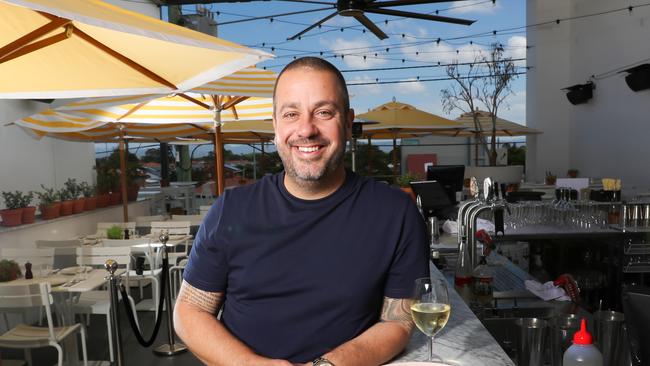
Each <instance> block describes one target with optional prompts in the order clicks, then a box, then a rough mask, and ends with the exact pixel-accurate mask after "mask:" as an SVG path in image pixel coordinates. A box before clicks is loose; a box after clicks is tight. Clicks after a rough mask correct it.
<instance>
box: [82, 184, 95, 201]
mask: <svg viewBox="0 0 650 366" xmlns="http://www.w3.org/2000/svg"><path fill="white" fill-rule="evenodd" d="M79 187H80V189H81V192H82V193H83V195H84V197H92V196H94V195H95V190H96V189H97V187H95V185H94V184H88V182H81V183H80V184H79Z"/></svg>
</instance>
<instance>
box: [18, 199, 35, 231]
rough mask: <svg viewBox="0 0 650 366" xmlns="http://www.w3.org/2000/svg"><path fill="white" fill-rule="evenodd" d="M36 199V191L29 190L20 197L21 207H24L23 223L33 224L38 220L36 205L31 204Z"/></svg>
mask: <svg viewBox="0 0 650 366" xmlns="http://www.w3.org/2000/svg"><path fill="white" fill-rule="evenodd" d="M33 199H34V192H32V191H29V192H27V193H25V194H23V195H21V197H20V207H21V208H22V209H23V216H22V221H23V224H31V223H33V222H34V221H36V206H30V204H31V203H32V200H33Z"/></svg>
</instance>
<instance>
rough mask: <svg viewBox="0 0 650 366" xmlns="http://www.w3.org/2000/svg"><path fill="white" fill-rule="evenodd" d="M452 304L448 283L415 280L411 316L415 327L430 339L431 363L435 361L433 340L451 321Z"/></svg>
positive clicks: (441, 280) (424, 279) (439, 280)
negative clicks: (448, 321)
mask: <svg viewBox="0 0 650 366" xmlns="http://www.w3.org/2000/svg"><path fill="white" fill-rule="evenodd" d="M450 313H451V304H450V303H449V293H448V291H447V282H446V281H445V280H444V279H436V278H434V279H431V278H428V277H425V278H418V279H417V280H415V289H414V292H413V302H412V303H411V316H412V317H413V321H414V322H415V325H416V326H417V327H418V329H420V331H421V332H422V333H424V334H425V335H426V336H428V337H429V342H428V343H429V361H433V338H434V336H435V335H436V333H438V332H439V331H440V330H441V329H442V328H444V327H445V325H446V324H447V320H449V314H450Z"/></svg>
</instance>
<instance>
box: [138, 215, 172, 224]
mask: <svg viewBox="0 0 650 366" xmlns="http://www.w3.org/2000/svg"><path fill="white" fill-rule="evenodd" d="M165 220H166V218H165V216H163V215H153V216H136V217H135V226H151V222H152V221H165Z"/></svg>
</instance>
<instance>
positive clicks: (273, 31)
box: [183, 0, 526, 123]
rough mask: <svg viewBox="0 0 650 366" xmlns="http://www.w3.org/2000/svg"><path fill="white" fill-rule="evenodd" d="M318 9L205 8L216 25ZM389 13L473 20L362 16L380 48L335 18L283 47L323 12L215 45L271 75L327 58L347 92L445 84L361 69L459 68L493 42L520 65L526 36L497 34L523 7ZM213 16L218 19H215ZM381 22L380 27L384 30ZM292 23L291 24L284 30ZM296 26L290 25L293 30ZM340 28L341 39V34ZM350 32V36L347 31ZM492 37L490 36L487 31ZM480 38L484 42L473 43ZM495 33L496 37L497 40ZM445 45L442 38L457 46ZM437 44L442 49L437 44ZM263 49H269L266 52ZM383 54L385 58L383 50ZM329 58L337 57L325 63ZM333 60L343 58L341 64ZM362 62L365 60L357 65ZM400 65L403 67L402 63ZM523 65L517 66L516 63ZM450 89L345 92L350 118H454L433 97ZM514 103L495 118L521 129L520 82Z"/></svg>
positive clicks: (276, 4)
mask: <svg viewBox="0 0 650 366" xmlns="http://www.w3.org/2000/svg"><path fill="white" fill-rule="evenodd" d="M323 7H325V6H323V5H316V4H301V3H294V2H285V1H254V2H249V3H219V4H211V5H206V9H207V10H209V11H211V12H212V13H213V14H214V17H215V19H216V20H217V22H218V23H221V22H228V21H233V20H241V19H245V18H247V17H260V16H269V15H273V14H279V13H286V12H293V11H300V10H308V9H318V8H323ZM394 9H396V10H404V11H412V12H420V13H433V12H435V11H436V10H438V12H439V15H442V16H449V17H457V18H464V19H472V20H477V21H476V22H475V23H474V24H473V25H471V26H463V25H454V24H445V23H439V22H431V21H426V20H417V19H403V18H397V17H391V16H385V15H373V14H366V15H367V16H368V17H369V18H370V19H371V20H372V21H373V22H375V23H377V25H378V26H379V27H380V28H381V29H382V30H383V31H384V32H385V33H387V34H388V35H389V36H390V37H389V38H388V39H385V40H383V41H381V40H379V39H378V38H376V37H375V36H374V35H372V34H371V33H370V32H366V33H362V31H361V30H362V29H363V27H361V26H360V25H359V23H357V21H356V20H355V19H354V18H351V17H342V16H336V17H334V18H332V19H330V20H329V21H327V22H326V23H324V26H323V27H322V28H320V29H318V28H316V29H313V30H311V31H310V32H309V33H306V34H305V35H304V36H303V37H302V39H300V40H295V41H287V40H286V38H287V37H289V36H291V35H294V34H296V33H298V32H300V31H301V30H302V29H304V28H306V27H307V26H308V25H310V24H312V23H315V22H316V21H318V20H319V19H321V18H323V17H325V16H326V15H328V14H329V13H331V12H332V11H331V10H324V11H320V12H314V13H307V14H301V15H292V16H284V17H278V18H275V19H274V21H272V22H271V21H270V20H268V19H264V20H254V21H247V22H243V23H236V24H224V25H220V26H219V28H218V32H219V37H221V38H224V39H227V40H230V41H234V42H237V43H240V44H244V45H247V46H251V47H255V48H259V49H262V50H265V51H268V52H272V53H274V54H275V55H276V58H275V59H273V60H270V61H267V62H264V63H262V64H259V65H258V66H260V67H264V66H266V67H268V68H269V69H271V70H274V71H280V70H281V69H282V67H283V66H284V65H286V64H287V63H288V62H290V61H291V60H292V59H293V57H294V56H301V55H313V56H320V55H321V52H323V56H325V57H327V59H328V60H329V61H331V62H332V63H334V64H335V65H336V66H337V67H339V69H341V70H358V71H355V72H345V73H344V76H345V77H346V80H347V81H348V84H353V83H360V82H375V81H376V79H377V78H378V79H379V80H380V81H396V80H397V81H399V80H417V78H418V77H419V78H420V79H434V78H440V77H445V70H444V67H431V68H419V69H406V70H388V71H364V70H367V69H369V68H394V67H403V66H407V67H409V66H423V65H435V64H437V63H438V62H441V63H442V64H443V65H444V64H445V63H449V62H451V61H452V60H454V59H459V60H460V61H461V62H463V61H465V62H471V61H473V59H474V57H475V55H476V52H478V51H480V50H482V49H486V48H487V47H488V46H489V44H490V43H493V42H500V43H501V44H503V45H504V46H505V48H506V51H507V52H508V55H509V56H512V57H513V58H525V56H526V48H525V47H526V38H525V36H526V34H525V30H524V29H523V28H520V29H518V30H515V31H509V32H506V31H501V30H505V29H511V28H518V27H523V26H524V25H525V23H526V19H525V1H521V0H496V1H495V3H494V4H493V3H492V1H490V0H487V1H486V0H466V1H450V2H446V3H438V4H429V5H417V6H403V7H396V8H394ZM183 12H184V13H186V14H187V13H193V12H195V6H193V5H191V6H185V7H184V8H183ZM217 12H219V13H218V14H217ZM386 20H388V23H386ZM290 23H292V24H290ZM294 23H298V24H294ZM341 27H343V31H342V32H341ZM350 27H351V28H350ZM494 30H497V31H499V32H497V35H496V36H494V35H493V34H492V31H494ZM482 33H487V34H488V35H487V36H486V35H483V36H480V34H482ZM501 33H503V34H501ZM459 37H465V38H460V39H455V40H449V39H450V38H459ZM437 38H440V39H441V40H442V41H441V42H440V43H439V44H438V43H436V42H435V40H436V39H437ZM271 47H274V49H273V50H271ZM387 48H388V51H386V49H387ZM334 54H336V55H337V57H332V56H333V55H334ZM340 55H344V57H343V58H341V57H340ZM363 56H366V57H365V59H364V57H363ZM402 59H403V60H404V62H402ZM519 64H520V65H525V63H524V62H522V63H519ZM451 83H452V81H434V82H410V83H397V84H383V85H381V84H380V85H378V84H372V85H364V86H350V87H349V89H350V94H351V96H352V99H351V105H352V107H353V108H355V110H356V111H357V113H363V112H365V111H367V110H368V109H369V108H373V107H375V106H378V105H380V104H382V103H385V102H388V101H390V100H391V99H392V98H393V97H395V98H396V99H397V100H398V101H401V102H405V103H409V104H412V105H414V106H416V107H418V108H420V109H423V110H426V111H429V112H432V113H435V114H439V115H442V116H445V117H447V118H456V117H458V115H459V114H460V113H461V112H460V111H456V112H453V113H451V114H445V113H444V112H443V110H442V103H441V98H440V90H441V89H444V88H447V87H448V86H449V85H451ZM513 91H514V92H515V93H514V95H512V96H510V97H509V98H508V100H507V102H506V103H507V104H508V106H507V107H505V108H502V113H500V116H501V117H504V118H506V119H510V120H512V121H515V122H519V123H525V78H524V77H523V76H522V77H520V78H519V79H518V80H516V81H515V82H514V83H513Z"/></svg>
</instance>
